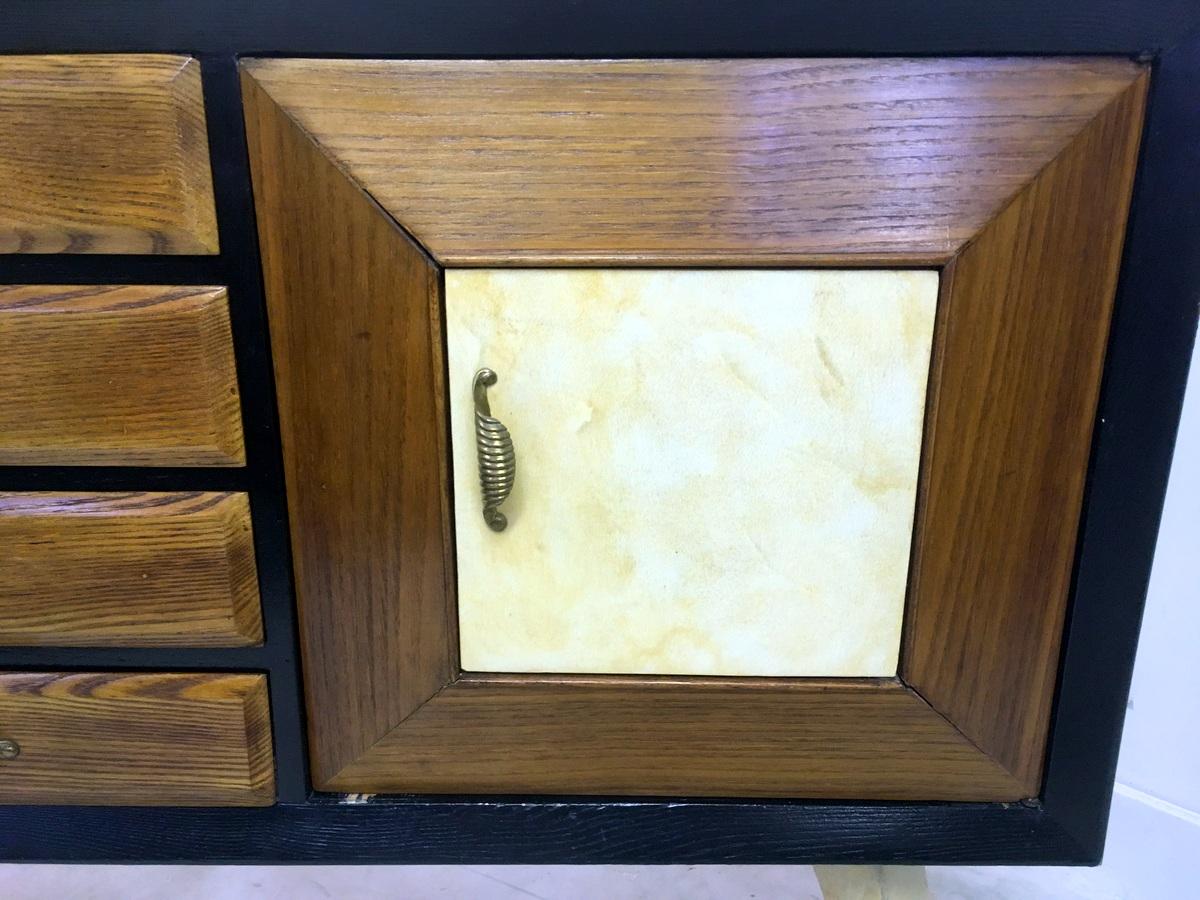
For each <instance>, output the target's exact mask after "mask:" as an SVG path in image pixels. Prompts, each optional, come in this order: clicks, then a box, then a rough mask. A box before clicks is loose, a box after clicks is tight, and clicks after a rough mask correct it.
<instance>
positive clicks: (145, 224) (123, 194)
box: [0, 55, 217, 253]
mask: <svg viewBox="0 0 1200 900" xmlns="http://www.w3.org/2000/svg"><path fill="white" fill-rule="evenodd" d="M216 252H217V225H216V216H215V214H214V212H213V192H212V172H211V169H210V166H209V162H208V138H207V134H206V131H205V121H204V98H203V94H202V91H201V85H200V64H199V63H197V62H196V61H195V60H194V59H191V58H190V57H186V56H153V55H122V56H8V57H0V253H216Z"/></svg>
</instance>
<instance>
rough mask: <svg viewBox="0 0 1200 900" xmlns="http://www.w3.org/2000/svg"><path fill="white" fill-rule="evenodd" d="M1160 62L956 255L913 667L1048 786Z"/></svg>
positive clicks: (912, 679)
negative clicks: (1077, 571)
mask: <svg viewBox="0 0 1200 900" xmlns="http://www.w3.org/2000/svg"><path fill="white" fill-rule="evenodd" d="M1146 81H1147V78H1146V76H1143V77H1141V78H1139V79H1138V80H1137V81H1136V82H1135V83H1134V84H1132V85H1131V86H1130V87H1128V88H1127V89H1126V90H1124V91H1122V92H1121V93H1120V94H1119V95H1118V96H1117V97H1116V98H1115V99H1113V100H1112V101H1111V102H1110V103H1109V105H1108V106H1107V107H1106V108H1105V109H1104V110H1103V111H1102V112H1101V113H1100V114H1099V115H1098V116H1097V117H1096V118H1095V119H1094V120H1093V121H1092V122H1091V123H1090V124H1088V126H1087V127H1086V128H1084V129H1083V130H1082V131H1081V132H1080V133H1079V135H1078V136H1077V137H1076V138H1075V139H1074V140H1073V141H1072V142H1071V144H1070V145H1069V146H1068V147H1067V148H1066V150H1064V152H1063V153H1062V154H1061V155H1060V156H1059V157H1058V158H1056V159H1055V160H1054V161H1053V162H1052V163H1051V164H1050V165H1049V166H1047V167H1046V168H1045V170H1043V171H1042V172H1041V173H1040V174H1039V175H1038V177H1037V178H1036V179H1035V180H1034V181H1033V182H1032V183H1031V184H1030V185H1029V186H1028V187H1026V188H1025V189H1024V190H1023V191H1022V192H1021V193H1020V194H1019V195H1018V196H1017V197H1016V198H1015V200H1014V201H1013V202H1012V203H1011V204H1010V205H1009V206H1007V207H1006V208H1005V209H1004V210H1003V211H1002V212H1001V213H1000V214H999V215H998V216H997V217H996V218H995V219H994V220H993V221H992V222H991V223H990V224H989V225H988V226H987V228H985V229H984V230H983V231H982V232H981V233H980V235H979V236H978V237H977V238H976V239H975V240H973V241H972V242H971V244H970V245H969V246H968V247H966V249H964V251H963V252H962V253H961V254H960V255H959V256H958V258H957V259H956V260H955V261H954V265H953V267H952V269H951V270H950V271H949V272H948V273H947V276H948V280H947V284H946V286H945V288H944V291H943V301H944V308H943V310H942V317H943V323H942V327H941V337H940V347H939V350H938V353H939V355H940V360H939V362H938V363H937V367H938V368H937V375H938V377H937V378H936V381H935V396H934V398H933V399H931V406H930V409H931V410H932V411H933V413H932V415H931V417H930V425H929V426H928V429H929V430H928V432H927V436H926V446H925V458H924V462H923V468H924V471H925V473H926V474H925V486H924V489H923V500H922V502H921V505H920V509H919V513H918V524H917V529H918V531H917V541H916V543H915V546H916V551H917V552H916V558H915V561H914V567H913V580H912V587H911V591H910V609H909V624H908V627H909V640H908V644H907V650H906V660H905V663H904V664H903V666H902V669H901V673H902V677H904V679H905V680H906V681H907V682H908V683H909V684H911V685H912V686H913V687H914V688H915V689H916V690H917V691H919V692H920V694H921V695H922V696H923V697H924V698H925V699H927V700H928V701H929V702H930V703H931V704H932V705H933V706H934V708H936V709H938V710H939V711H940V712H942V713H943V714H944V715H946V716H947V717H948V718H949V719H950V720H951V721H952V722H954V723H955V724H956V725H957V726H958V728H959V729H961V730H962V731H963V733H964V734H966V736H967V737H969V738H970V739H971V740H972V741H974V742H975V743H976V744H977V745H979V746H980V747H981V748H982V749H984V750H985V751H987V752H988V753H989V754H991V755H992V756H993V757H994V758H995V759H996V760H997V761H998V762H999V763H1000V764H1002V765H1003V766H1005V767H1006V768H1007V769H1008V770H1009V771H1010V772H1012V773H1013V774H1014V776H1016V777H1017V778H1018V779H1019V780H1020V781H1021V782H1022V783H1023V784H1025V785H1026V787H1027V789H1028V791H1029V792H1031V793H1036V792H1037V790H1038V789H1039V786H1040V781H1041V769H1042V758H1043V755H1044V752H1045V742H1046V734H1047V730H1048V727H1049V717H1050V709H1051V705H1052V702H1053V697H1054V688H1055V680H1056V674H1057V670H1058V650H1059V644H1060V640H1061V634H1062V627H1063V620H1064V616H1065V613H1066V606H1067V599H1068V591H1069V587H1070V578H1071V570H1072V566H1073V563H1074V550H1075V539H1076V534H1077V530H1078V526H1079V514H1080V508H1081V505H1082V500H1083V486H1084V478H1085V476H1086V473H1087V462H1088V454H1089V452H1090V445H1091V435H1092V427H1093V422H1094V417H1095V410H1096V401H1097V396H1098V394H1099V389H1100V375H1101V371H1102V367H1103V363H1104V352H1105V347H1106V344H1107V338H1108V328H1109V321H1110V319H1111V314H1112V301H1113V295H1114V292H1115V289H1116V280H1117V271H1118V268H1119V265H1120V256H1121V249H1122V245H1123V238H1124V230H1125V219H1126V215H1127V211H1128V204H1129V197H1130V192H1131V189H1132V183H1133V173H1134V167H1135V163H1136V160H1137V151H1138V141H1139V136H1140V133H1141V122H1142V111H1143V105H1144V98H1145V91H1146Z"/></svg>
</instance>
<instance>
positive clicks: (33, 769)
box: [0, 672, 275, 806]
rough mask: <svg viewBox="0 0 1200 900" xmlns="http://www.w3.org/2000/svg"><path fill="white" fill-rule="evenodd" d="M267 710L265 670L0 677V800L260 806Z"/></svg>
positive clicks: (270, 776)
mask: <svg viewBox="0 0 1200 900" xmlns="http://www.w3.org/2000/svg"><path fill="white" fill-rule="evenodd" d="M268 708H269V705H268V701H267V679H266V676H265V675H240V674H235V675H208V674H160V673H125V674H111V673H55V672H50V673H6V674H0V741H4V742H7V743H0V803H69V804H89V805H90V804H97V805H100V804H103V805H120V806H146V805H161V806H165V805H171V806H268V805H270V804H271V803H272V802H273V799H274V794H275V775H274V764H273V761H272V753H271V729H270V717H269V714H268ZM14 754H15V756H14Z"/></svg>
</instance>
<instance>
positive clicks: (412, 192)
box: [244, 58, 1140, 266]
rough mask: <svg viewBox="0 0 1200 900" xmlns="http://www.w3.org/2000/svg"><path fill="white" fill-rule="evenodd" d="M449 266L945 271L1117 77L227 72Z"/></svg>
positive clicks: (1079, 63) (339, 66) (756, 66)
mask: <svg viewBox="0 0 1200 900" xmlns="http://www.w3.org/2000/svg"><path fill="white" fill-rule="evenodd" d="M244 65H245V67H246V71H247V72H249V74H250V75H251V77H252V78H253V79H254V81H255V82H256V83H257V84H258V85H259V86H260V87H261V88H262V89H263V90H264V91H266V93H267V94H269V95H270V96H271V97H272V99H273V100H274V101H275V102H276V103H277V104H278V105H279V106H280V107H282V108H283V110H285V111H286V114H287V115H288V116H289V117H291V118H293V119H294V120H295V121H296V122H297V123H298V124H299V126H300V127H301V128H302V129H303V130H304V131H306V132H307V133H308V134H310V135H311V136H312V137H313V138H314V140H315V141H316V142H318V143H319V144H320V145H321V147H322V149H323V150H324V152H326V153H327V154H328V155H329V156H330V157H331V158H332V159H334V160H335V161H336V163H337V165H339V166H340V167H342V168H343V169H344V170H345V171H346V172H347V173H348V174H349V175H350V176H351V177H352V178H353V179H354V180H355V181H356V182H357V183H358V184H360V185H361V186H362V187H363V188H364V189H365V190H366V191H368V192H369V193H370V194H371V195H372V196H373V197H374V198H375V199H376V200H377V201H378V202H379V203H380V204H381V205H382V206H383V207H384V208H385V209H386V210H387V211H388V212H389V213H390V214H391V215H392V216H394V217H395V218H396V219H397V220H398V221H399V222H400V223H401V224H402V225H404V227H405V228H406V229H408V231H409V232H410V233H411V234H412V235H413V236H414V237H415V238H416V239H417V240H418V241H420V242H421V243H422V244H423V245H424V246H425V247H426V248H427V249H428V250H429V252H430V253H431V254H433V256H434V257H435V258H436V259H437V260H438V261H439V262H441V263H443V264H445V265H500V266H503V265H514V264H522V265H523V264H538V265H553V264H568V265H585V264H594V265H604V264H611V263H620V264H625V265H628V264H638V263H643V264H735V265H747V264H754V265H764V264H780V265H785V264H792V265H795V264H834V265H855V264H859V265H862V264H869V263H872V262H882V263H887V262H889V261H890V262H896V261H903V262H906V263H910V264H911V263H920V264H927V263H932V262H938V261H944V260H945V259H947V258H948V257H949V256H951V255H952V254H953V253H955V252H956V251H957V250H958V249H959V248H960V247H961V246H962V245H963V244H964V243H965V242H966V241H968V240H969V239H970V238H971V237H972V236H973V235H975V234H976V233H977V232H978V231H979V229H980V228H981V227H982V226H983V225H984V224H985V223H986V222H987V221H989V220H990V219H991V218H992V217H993V216H994V215H995V214H996V213H997V211H998V210H999V209H1001V208H1002V207H1003V206H1004V205H1005V203H1006V202H1007V201H1008V200H1009V199H1010V198H1011V197H1012V196H1013V195H1014V194H1015V193H1017V192H1018V191H1019V190H1020V189H1021V188H1022V187H1023V186H1024V185H1026V184H1028V183H1029V181H1030V180H1032V178H1033V177H1034V175H1035V174H1036V173H1037V172H1038V171H1039V170H1040V169H1042V168H1043V167H1044V166H1045V165H1046V164H1047V163H1048V162H1049V161H1050V160H1051V159H1053V158H1054V157H1055V156H1056V155H1057V154H1058V153H1059V152H1060V151H1061V150H1062V148H1063V147H1064V146H1065V145H1066V144H1067V143H1068V142H1069V141H1070V140H1071V139H1072V137H1073V136H1074V135H1075V134H1077V133H1078V132H1079V130H1080V129H1081V128H1082V127H1083V126H1084V125H1085V124H1086V123H1087V122H1088V121H1089V120H1091V119H1092V118H1093V117H1094V116H1095V115H1096V114H1097V113H1098V112H1099V110H1100V109H1101V108H1102V107H1103V106H1104V105H1105V103H1107V102H1108V100H1109V99H1110V98H1111V97H1112V96H1113V94H1114V93H1116V92H1118V91H1119V90H1121V89H1122V88H1123V87H1125V86H1127V85H1128V84H1129V83H1130V82H1132V81H1133V80H1134V79H1135V78H1136V77H1137V75H1138V72H1139V71H1140V70H1139V69H1138V68H1137V67H1136V66H1135V65H1134V64H1132V63H1130V62H1126V61H1123V60H1114V59H1094V58H1093V59H1089V58H1079V59H1034V58H1026V59H979V58H976V59H790V60H781V59H767V60H619V61H611V60H609V61H589V60H557V61H528V60H507V61H506V60H454V61H437V60H421V61H412V60H409V61H404V60H332V59H322V60H315V59H302V60H295V59H292V60H289V59H269V60H250V61H247V62H246V63H244Z"/></svg>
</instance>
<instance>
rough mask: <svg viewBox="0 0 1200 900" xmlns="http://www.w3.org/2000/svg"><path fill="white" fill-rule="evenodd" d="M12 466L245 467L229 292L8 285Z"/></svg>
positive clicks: (5, 444)
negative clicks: (243, 465)
mask: <svg viewBox="0 0 1200 900" xmlns="http://www.w3.org/2000/svg"><path fill="white" fill-rule="evenodd" d="M0 359H3V360H4V361H5V365H4V366H3V367H0V396H3V397H4V403H3V404H0V465H150V466H167V465H181V466H182V465H195V466H229V465H242V464H244V462H245V450H244V444H243V439H242V420H241V405H240V399H239V394H238V387H237V375H236V368H235V364H234V357H233V340H232V334H231V331H230V326H229V308H228V302H227V299H226V292H225V289H224V288H216V287H202V288H197V287H160V286H146V285H141V286H134V287H90V286H71V287H66V286H59V287H55V286H46V285H15V286H11V287H0Z"/></svg>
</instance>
